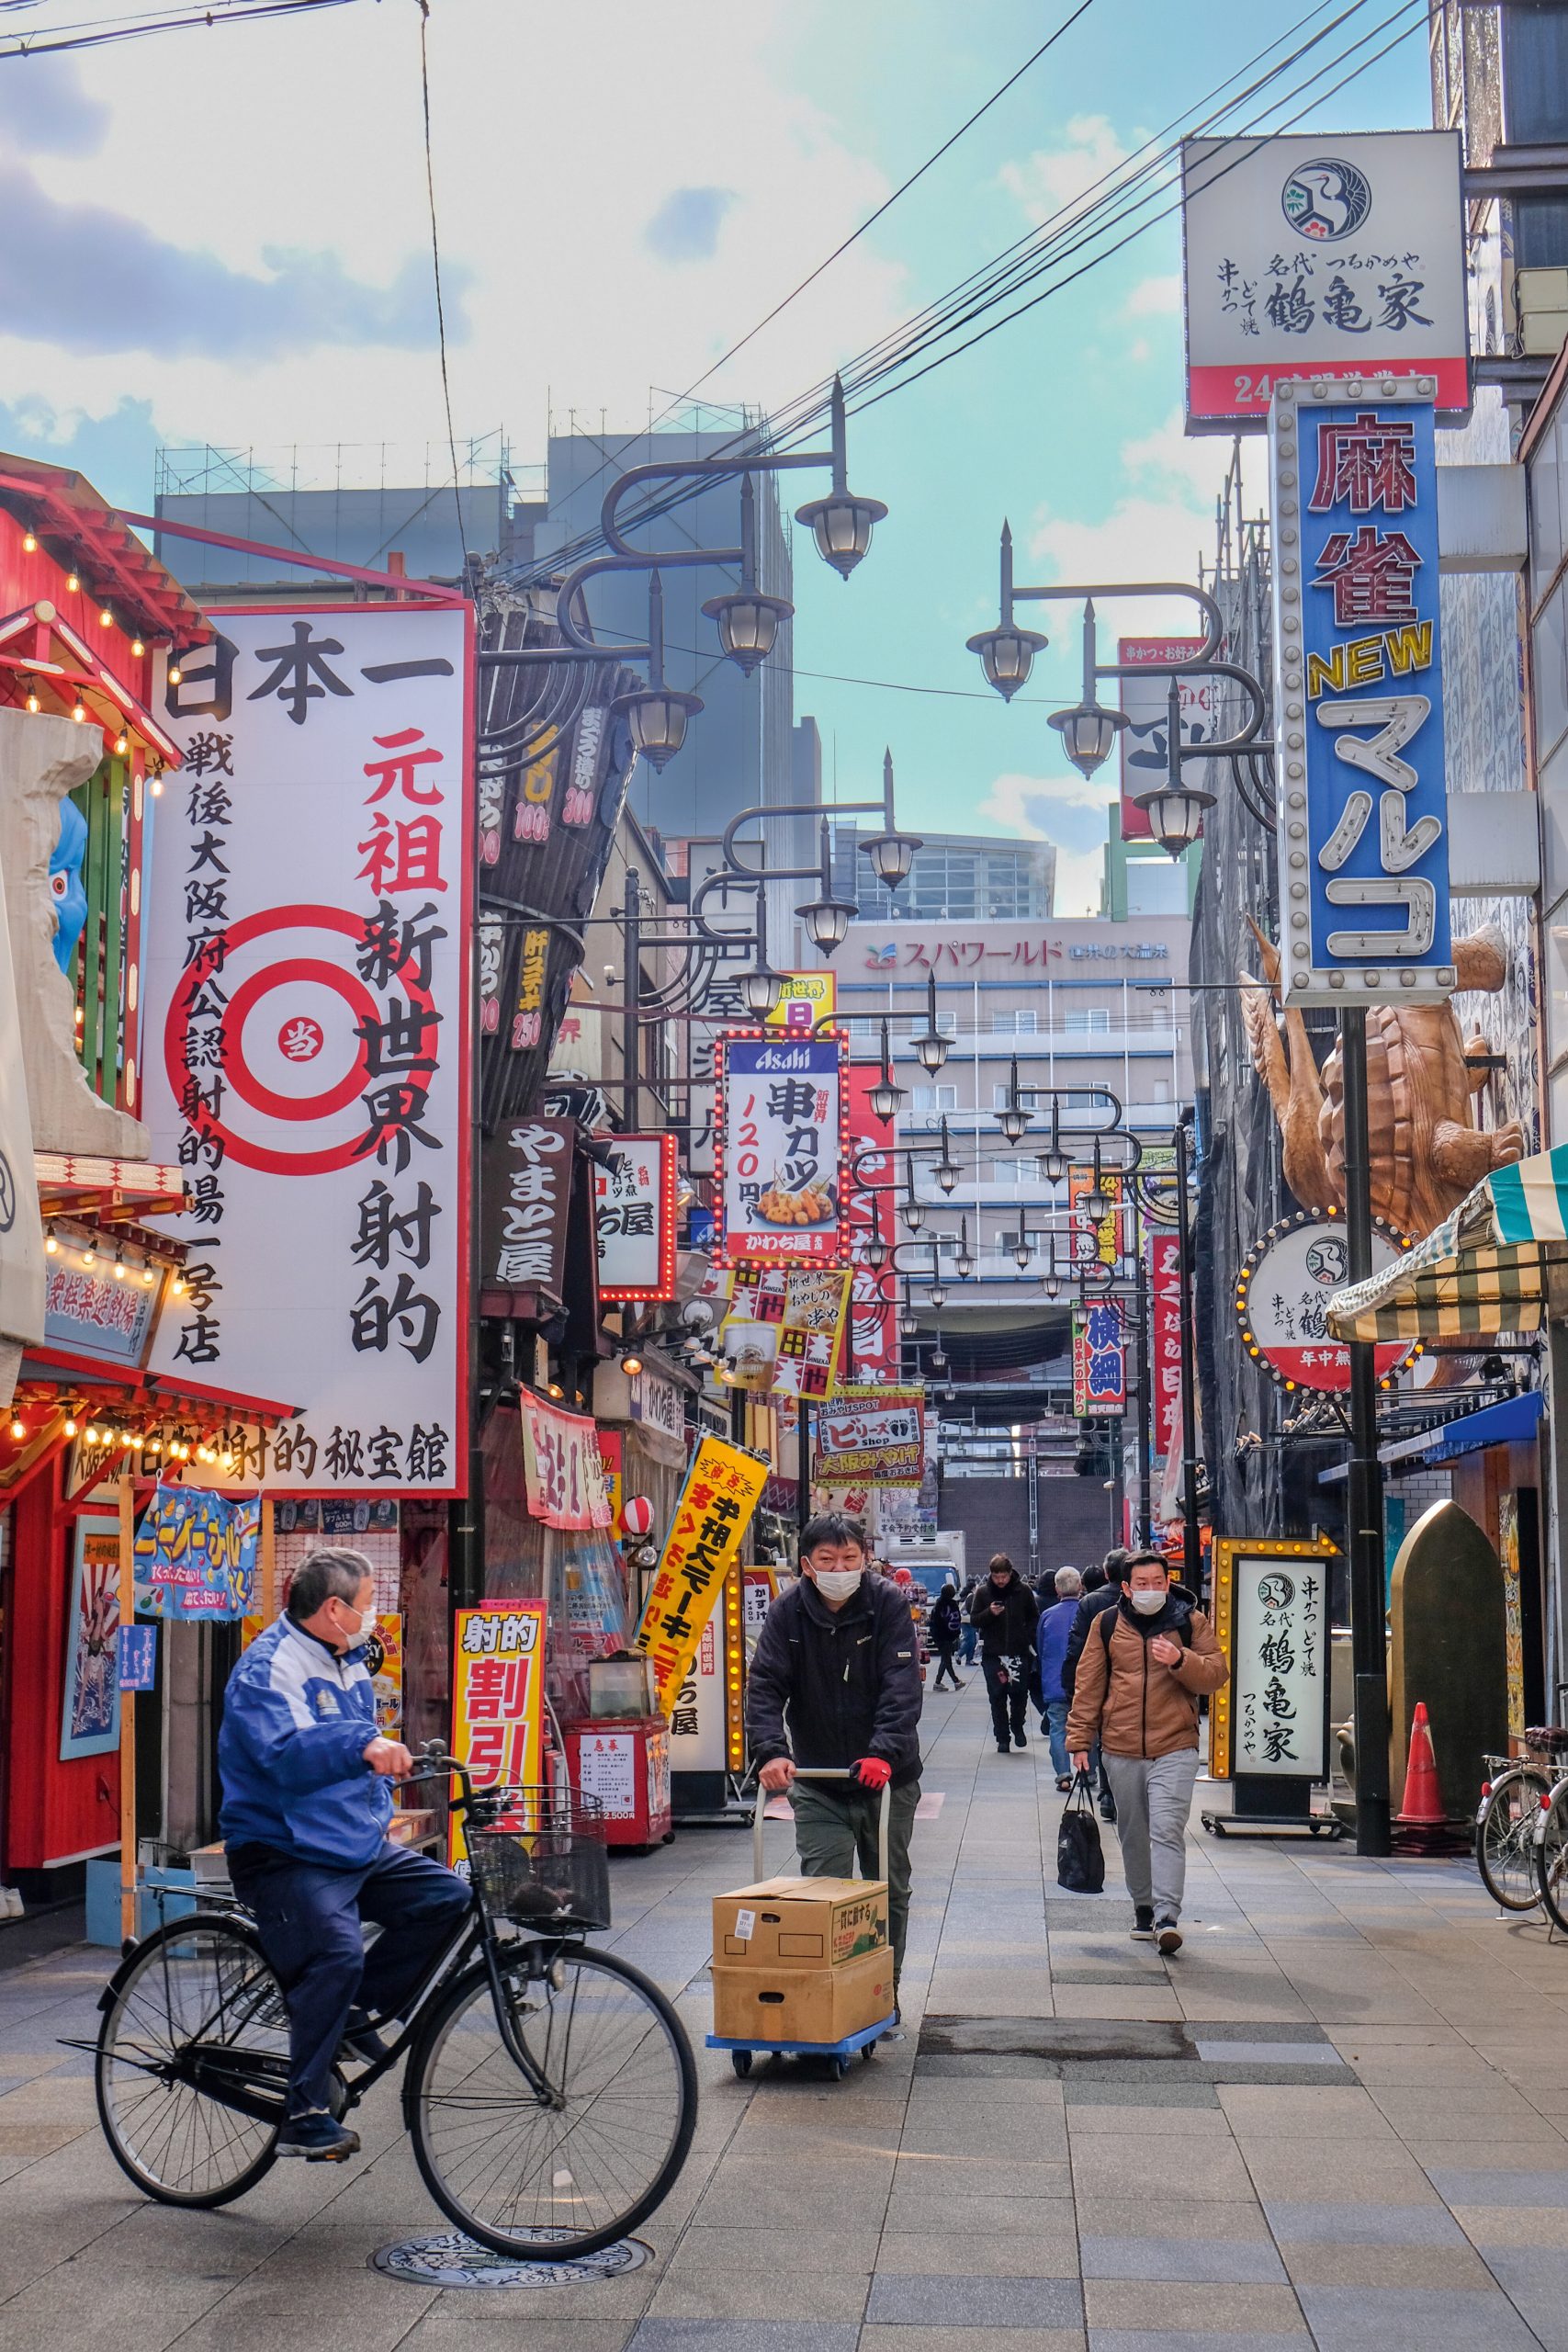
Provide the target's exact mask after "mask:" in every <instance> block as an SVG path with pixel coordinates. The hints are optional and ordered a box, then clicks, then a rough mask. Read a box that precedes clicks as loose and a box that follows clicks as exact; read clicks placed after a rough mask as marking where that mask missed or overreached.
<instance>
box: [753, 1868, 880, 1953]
mask: <svg viewBox="0 0 1568 2352" xmlns="http://www.w3.org/2000/svg"><path fill="white" fill-rule="evenodd" d="M886 1948H887V1887H886V1883H885V1881H883V1880H882V1879H879V1878H765V1879H760V1880H759V1881H758V1882H757V1883H756V1884H755V1885H754V1886H739V1887H737V1888H736V1889H735V1891H734V1892H733V1894H716V1895H715V1896H714V1899H713V1956H714V1959H715V1960H716V1961H727V1962H747V1963H749V1964H750V1965H751V1966H753V1967H759V1968H778V1967H785V1968H841V1967H843V1966H844V1964H845V1963H846V1962H849V1961H852V1960H858V1959H860V1958H861V1957H862V1955H863V1954H864V1953H866V1952H875V1951H886Z"/></svg>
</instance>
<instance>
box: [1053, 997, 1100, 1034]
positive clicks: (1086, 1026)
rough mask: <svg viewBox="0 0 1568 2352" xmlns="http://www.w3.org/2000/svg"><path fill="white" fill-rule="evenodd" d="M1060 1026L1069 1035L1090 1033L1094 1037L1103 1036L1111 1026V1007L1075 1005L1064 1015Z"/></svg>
mask: <svg viewBox="0 0 1568 2352" xmlns="http://www.w3.org/2000/svg"><path fill="white" fill-rule="evenodd" d="M1062 1026H1063V1028H1064V1029H1066V1031H1068V1032H1069V1034H1070V1033H1072V1032H1074V1031H1076V1032H1077V1034H1078V1035H1083V1034H1085V1033H1086V1032H1092V1033H1093V1034H1094V1035H1096V1036H1103V1035H1105V1033H1106V1031H1107V1030H1109V1028H1110V1026H1111V1007H1110V1006H1109V1005H1108V1004H1079V1005H1075V1006H1074V1007H1073V1008H1072V1010H1071V1011H1070V1012H1067V1013H1066V1014H1064V1016H1063V1020H1062Z"/></svg>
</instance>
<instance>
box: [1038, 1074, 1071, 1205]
mask: <svg viewBox="0 0 1568 2352" xmlns="http://www.w3.org/2000/svg"><path fill="white" fill-rule="evenodd" d="M1040 1165H1041V1167H1042V1168H1043V1170H1044V1171H1045V1181H1046V1182H1047V1183H1048V1184H1059V1183H1060V1182H1061V1181H1062V1179H1063V1177H1064V1176H1065V1175H1066V1172H1067V1169H1068V1166H1069V1162H1068V1159H1067V1155H1066V1152H1065V1151H1064V1150H1063V1149H1062V1106H1061V1104H1060V1103H1058V1102H1057V1100H1056V1098H1055V1095H1053V1096H1052V1098H1051V1140H1050V1142H1049V1143H1048V1144H1047V1145H1046V1147H1045V1148H1044V1150H1043V1152H1042V1153H1041V1155H1040Z"/></svg>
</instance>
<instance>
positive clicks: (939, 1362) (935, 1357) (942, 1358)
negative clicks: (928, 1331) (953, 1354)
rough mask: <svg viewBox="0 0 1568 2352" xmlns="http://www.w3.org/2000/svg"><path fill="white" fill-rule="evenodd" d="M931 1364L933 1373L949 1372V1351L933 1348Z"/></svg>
mask: <svg viewBox="0 0 1568 2352" xmlns="http://www.w3.org/2000/svg"><path fill="white" fill-rule="evenodd" d="M931 1370H932V1371H933V1372H945V1371H946V1370H947V1351H946V1350H945V1349H944V1348H933V1349H932V1350H931Z"/></svg>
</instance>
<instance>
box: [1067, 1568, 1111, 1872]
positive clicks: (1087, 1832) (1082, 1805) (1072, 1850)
mask: <svg viewBox="0 0 1568 2352" xmlns="http://www.w3.org/2000/svg"><path fill="white" fill-rule="evenodd" d="M1107 1614H1109V1611H1107ZM1056 1883H1057V1885H1058V1886H1065V1887H1066V1889H1067V1892H1068V1893H1069V1894H1100V1893H1101V1891H1102V1890H1103V1888H1104V1885H1105V1850H1104V1849H1103V1847H1102V1846H1101V1845H1100V1824H1099V1822H1098V1821H1096V1819H1095V1817H1094V1806H1093V1804H1092V1803H1091V1802H1090V1798H1089V1774H1088V1773H1087V1772H1080V1773H1079V1774H1078V1775H1077V1779H1076V1780H1075V1781H1074V1782H1073V1793H1072V1795H1071V1796H1070V1797H1069V1798H1068V1799H1067V1802H1066V1804H1065V1805H1064V1806H1063V1807H1062V1818H1061V1820H1060V1822H1059V1823H1058V1824H1057V1827H1056Z"/></svg>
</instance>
